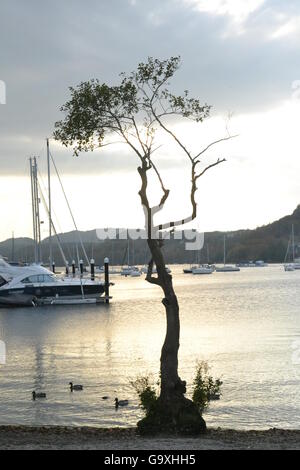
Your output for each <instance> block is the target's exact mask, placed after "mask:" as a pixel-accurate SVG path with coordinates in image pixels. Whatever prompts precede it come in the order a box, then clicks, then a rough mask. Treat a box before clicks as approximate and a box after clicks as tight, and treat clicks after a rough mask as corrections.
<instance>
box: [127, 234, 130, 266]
mask: <svg viewBox="0 0 300 470" xmlns="http://www.w3.org/2000/svg"><path fill="white" fill-rule="evenodd" d="M129 250H130V246H129V236H128V241H127V266H129V259H130V253H129Z"/></svg>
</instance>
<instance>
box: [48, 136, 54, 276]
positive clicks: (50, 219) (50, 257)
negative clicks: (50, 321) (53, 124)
mask: <svg viewBox="0 0 300 470" xmlns="http://www.w3.org/2000/svg"><path fill="white" fill-rule="evenodd" d="M46 142H47V166H48V210H49V264H50V269H51V267H52V263H53V254H52V213H51V173H50V150H49V139H46Z"/></svg>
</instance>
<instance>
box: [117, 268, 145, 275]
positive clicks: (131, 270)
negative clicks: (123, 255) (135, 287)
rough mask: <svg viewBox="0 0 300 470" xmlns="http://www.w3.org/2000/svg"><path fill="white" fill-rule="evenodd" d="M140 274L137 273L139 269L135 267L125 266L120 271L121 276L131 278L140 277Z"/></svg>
mask: <svg viewBox="0 0 300 470" xmlns="http://www.w3.org/2000/svg"><path fill="white" fill-rule="evenodd" d="M140 275H141V273H140V271H139V268H138V267H136V266H125V267H123V268H122V270H121V276H125V277H127V276H132V277H137V276H140Z"/></svg>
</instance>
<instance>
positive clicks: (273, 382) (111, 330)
mask: <svg viewBox="0 0 300 470" xmlns="http://www.w3.org/2000/svg"><path fill="white" fill-rule="evenodd" d="M173 274H174V283H175V286H176V291H177V293H178V298H179V302H180V307H181V347H180V354H179V364H180V375H181V378H182V379H185V380H187V381H188V384H191V382H192V378H193V375H194V371H195V364H196V361H197V360H207V361H208V362H209V364H210V365H211V366H212V369H211V372H212V375H214V376H216V377H222V380H223V381H224V385H223V396H222V399H221V400H220V401H219V402H212V404H211V407H210V409H209V411H208V412H207V413H206V414H205V419H206V421H207V423H208V425H210V426H222V427H231V428H232V427H233V428H236V429H250V428H256V429H263V428H269V427H282V428H297V429H300V393H299V390H300V353H299V351H300V295H299V290H300V271H295V272H284V271H283V268H282V267H280V266H272V267H265V268H245V269H242V270H241V272H240V273H213V274H212V275H209V276H201V275H200V276H193V275H189V274H183V273H182V267H179V266H177V267H173ZM113 280H114V282H115V283H116V284H115V286H114V287H113V288H112V291H111V293H112V295H113V297H114V298H113V300H112V302H111V304H110V305H109V306H106V305H100V306H85V307H84V306H81V307H79V306H77V307H58V306H56V307H42V308H36V309H30V308H29V309H14V310H12V309H10V310H6V309H0V340H2V341H5V343H6V348H7V358H6V364H5V365H0V424H28V425H76V426H82V425H88V426H128V425H129V426H131V425H132V426H134V425H135V424H136V422H137V420H138V419H139V418H140V417H141V416H142V414H141V411H140V409H139V406H138V401H137V398H136V396H135V392H134V390H133V389H132V387H131V386H130V384H129V381H130V380H131V379H135V378H136V377H137V375H139V374H147V373H152V374H157V373H158V371H159V358H160V349H161V345H162V343H163V340H164V334H165V315H164V309H163V306H162V305H161V293H160V290H159V288H158V287H156V286H152V285H149V284H147V283H146V282H145V281H144V279H143V278H126V279H125V278H121V276H114V279H113ZM70 381H73V382H74V383H80V384H83V385H84V391H83V392H77V393H76V392H74V393H70V391H69V388H68V383H69V382H70ZM32 390H39V391H40V390H43V391H45V392H46V393H47V399H46V400H40V401H35V402H33V401H32V400H31V392H32ZM188 391H189V393H190V388H189V390H188ZM103 395H108V396H109V397H110V399H109V400H107V401H103V400H102V399H101V397H102V396H103ZM116 396H117V397H119V399H129V400H130V403H129V406H128V407H126V408H120V409H119V410H118V411H116V410H115V409H114V402H113V400H114V398H115V397H116Z"/></svg>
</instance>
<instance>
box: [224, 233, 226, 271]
mask: <svg viewBox="0 0 300 470" xmlns="http://www.w3.org/2000/svg"><path fill="white" fill-rule="evenodd" d="M225 264H226V235H224V266H225Z"/></svg>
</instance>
